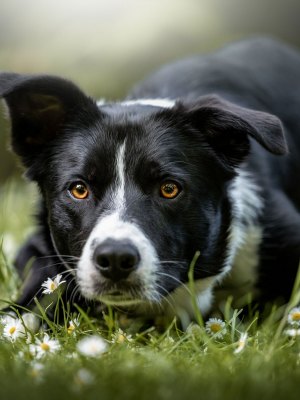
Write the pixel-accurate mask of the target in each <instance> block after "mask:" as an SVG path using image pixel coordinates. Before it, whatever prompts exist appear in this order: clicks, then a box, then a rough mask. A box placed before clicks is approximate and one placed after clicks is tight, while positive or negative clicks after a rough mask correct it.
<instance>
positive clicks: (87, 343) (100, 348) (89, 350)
mask: <svg viewBox="0 0 300 400" xmlns="http://www.w3.org/2000/svg"><path fill="white" fill-rule="evenodd" d="M106 349H107V343H106V342H105V341H104V340H103V339H102V338H101V337H100V336H98V335H93V336H89V337H86V338H84V339H81V340H80V341H79V342H78V343H77V350H78V351H79V353H80V354H82V355H84V356H87V357H99V356H101V354H103V353H105V351H106Z"/></svg>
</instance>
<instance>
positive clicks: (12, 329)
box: [3, 315, 25, 342]
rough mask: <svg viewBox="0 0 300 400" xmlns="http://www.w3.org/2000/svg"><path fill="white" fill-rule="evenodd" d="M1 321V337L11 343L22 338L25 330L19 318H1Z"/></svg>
mask: <svg viewBox="0 0 300 400" xmlns="http://www.w3.org/2000/svg"><path fill="white" fill-rule="evenodd" d="M3 321H4V323H5V325H4V328H3V337H5V338H7V339H10V340H11V341H12V342H14V341H16V339H18V338H19V337H24V335H25V329H24V326H23V324H22V321H21V320H20V319H19V318H13V317H11V316H9V315H8V316H6V317H5V318H3Z"/></svg>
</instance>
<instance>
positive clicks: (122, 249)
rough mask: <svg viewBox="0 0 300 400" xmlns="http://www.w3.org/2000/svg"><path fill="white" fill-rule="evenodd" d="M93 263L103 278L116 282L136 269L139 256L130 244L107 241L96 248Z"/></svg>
mask: <svg viewBox="0 0 300 400" xmlns="http://www.w3.org/2000/svg"><path fill="white" fill-rule="evenodd" d="M94 262H95V265H96V266H97V268H98V269H99V271H100V272H101V274H102V275H103V276H104V277H105V278H108V279H111V280H113V281H115V282H117V281H119V280H121V279H126V278H127V277H128V276H129V274H130V273H131V272H132V271H134V270H135V269H137V267H138V264H139V262H140V255H139V252H138V250H137V248H136V247H135V246H134V245H133V244H132V243H130V242H128V241H116V240H112V239H109V240H106V241H105V242H103V243H101V244H99V245H98V246H97V247H96V249H95V251H94Z"/></svg>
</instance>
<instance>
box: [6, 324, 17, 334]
mask: <svg viewBox="0 0 300 400" xmlns="http://www.w3.org/2000/svg"><path fill="white" fill-rule="evenodd" d="M16 330H17V328H16V327H15V326H12V327H11V328H10V329H9V331H8V332H9V334H10V335H13V334H14V333H15V332H16Z"/></svg>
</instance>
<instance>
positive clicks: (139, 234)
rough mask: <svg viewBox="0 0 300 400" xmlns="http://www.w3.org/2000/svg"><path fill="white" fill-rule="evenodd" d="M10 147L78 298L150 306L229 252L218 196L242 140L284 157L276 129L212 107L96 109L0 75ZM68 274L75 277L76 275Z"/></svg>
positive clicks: (48, 83) (39, 81)
mask: <svg viewBox="0 0 300 400" xmlns="http://www.w3.org/2000/svg"><path fill="white" fill-rule="evenodd" d="M0 94H2V96H3V97H4V98H5V100H6V102H7V104H8V107H9V110H10V115H11V120H12V145H13V148H14V150H15V151H16V153H17V154H19V155H20V157H21V158H22V160H23V163H24V165H25V167H26V168H27V174H28V176H29V177H30V178H31V179H33V180H35V181H37V182H38V184H39V187H40V189H41V192H42V195H43V198H44V203H45V206H46V210H47V215H48V224H49V228H50V232H51V236H52V241H53V245H54V247H55V250H56V251H57V253H58V254H59V255H60V257H61V259H62V260H63V262H64V263H65V264H66V265H67V266H68V267H70V268H72V269H74V270H75V273H76V277H77V282H78V285H79V288H80V291H81V293H82V295H84V296H85V297H87V298H89V299H99V300H101V301H103V302H105V303H108V304H118V305H125V306H126V305H131V304H135V303H144V302H152V303H155V302H160V301H161V299H162V298H165V297H166V296H168V295H169V294H170V293H172V292H174V290H175V289H176V288H178V287H179V286H181V285H182V284H184V283H186V282H187V281H188V271H189V266H190V263H191V261H192V259H193V257H194V255H195V252H196V251H200V257H199V258H198V260H197V263H196V265H195V269H194V277H195V279H202V278H207V277H210V276H216V275H218V274H220V273H222V270H223V269H224V268H225V265H226V260H227V257H228V252H229V251H230V249H229V248H228V246H229V241H228V232H229V228H230V224H231V216H232V206H231V204H230V200H229V198H228V190H227V189H228V185H229V184H230V182H231V180H232V179H233V178H234V177H235V176H236V170H237V168H238V166H239V165H240V163H241V162H243V161H244V160H245V158H246V157H247V155H248V152H249V136H251V137H252V138H254V139H255V140H257V141H258V142H259V143H261V144H262V145H263V146H264V147H265V148H266V149H267V150H269V151H271V152H273V153H275V154H280V153H284V152H285V151H286V147H285V142H284V138H283V135H282V130H281V125H280V122H279V121H278V120H277V118H275V117H272V116H270V115H268V114H265V113H260V112H255V111H251V110H246V109H244V108H240V107H237V106H234V105H232V104H230V103H228V102H225V101H222V100H220V99H218V98H216V97H212V96H210V97H207V98H201V99H199V101H197V102H193V103H190V104H187V103H186V104H185V103H174V104H169V103H168V105H167V106H165V104H164V103H160V102H159V101H156V102H152V103H151V102H148V103H147V102H146V101H144V102H140V103H139V102H138V101H137V102H130V103H115V104H104V105H102V106H97V104H96V103H95V102H94V101H93V100H91V99H89V98H88V97H86V96H85V95H84V94H83V93H82V92H81V91H80V90H79V89H78V88H77V87H75V86H74V85H73V84H71V83H70V82H67V81H65V80H62V79H58V78H52V77H43V76H42V77H40V76H38V77H28V76H20V75H14V74H3V75H0ZM74 267H75V268H74Z"/></svg>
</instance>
